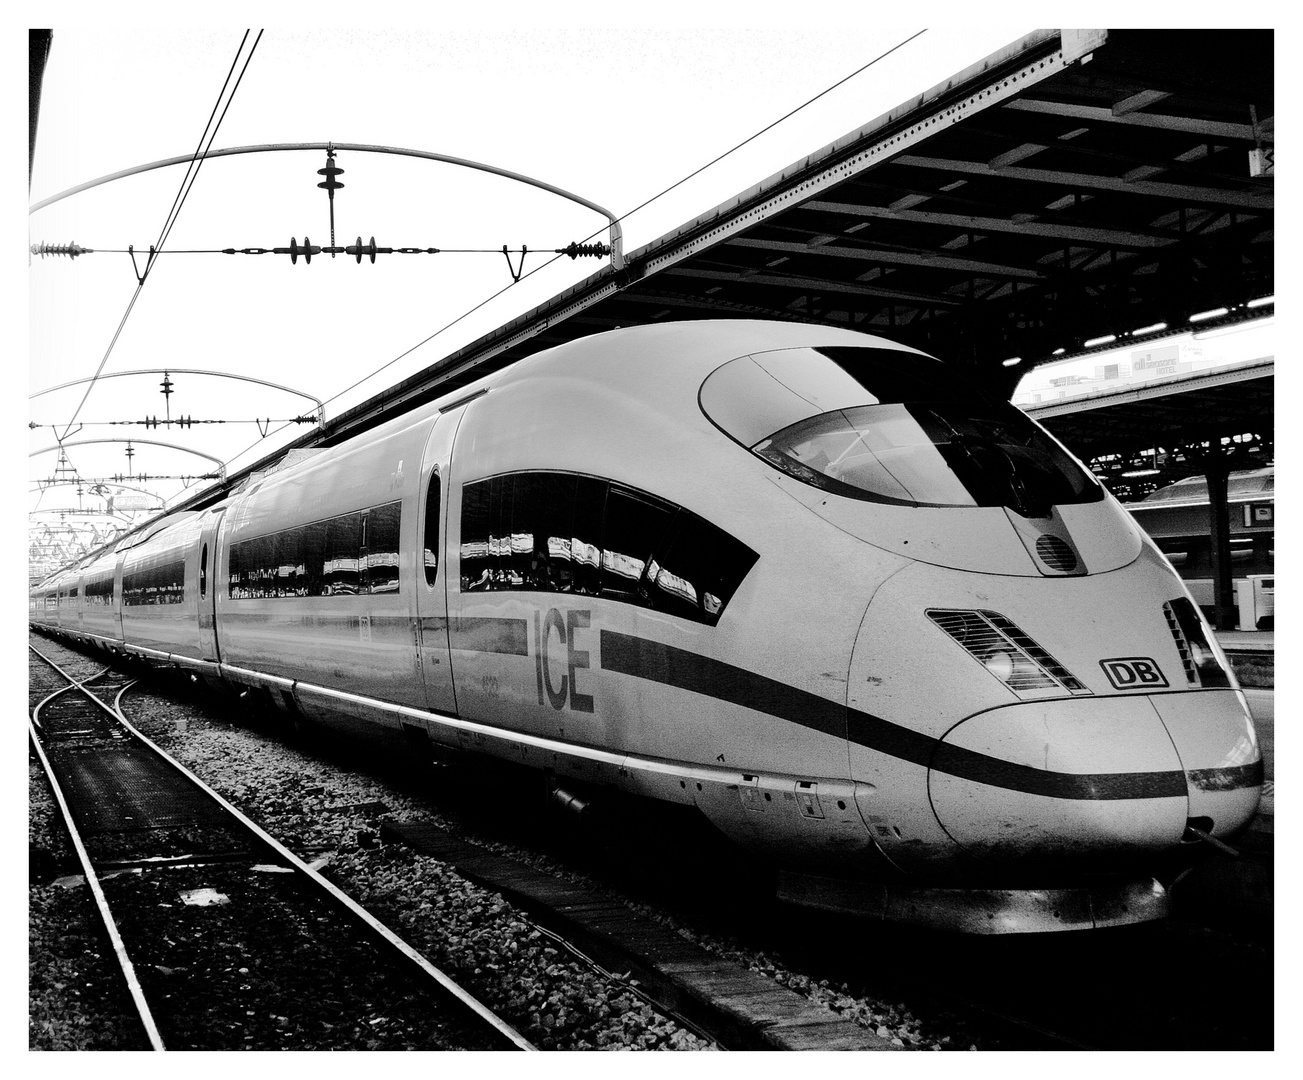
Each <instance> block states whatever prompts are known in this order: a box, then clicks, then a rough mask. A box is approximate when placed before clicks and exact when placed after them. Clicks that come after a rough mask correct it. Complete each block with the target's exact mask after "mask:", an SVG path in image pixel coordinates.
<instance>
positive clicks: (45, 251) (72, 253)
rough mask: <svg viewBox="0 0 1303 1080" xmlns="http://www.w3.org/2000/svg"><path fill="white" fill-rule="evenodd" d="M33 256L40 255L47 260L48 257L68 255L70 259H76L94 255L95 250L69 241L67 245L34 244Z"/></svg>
mask: <svg viewBox="0 0 1303 1080" xmlns="http://www.w3.org/2000/svg"><path fill="white" fill-rule="evenodd" d="M31 251H32V254H33V255H39V256H41V258H45V256H46V255H67V256H68V258H70V259H75V258H76V257H77V256H78V255H93V254H95V249H94V248H85V247H82V246H81V245H80V244H77V243H73V242H72V241H69V242H68V243H66V244H33V245H32V248H31Z"/></svg>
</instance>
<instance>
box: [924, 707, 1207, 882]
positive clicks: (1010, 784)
mask: <svg viewBox="0 0 1303 1080" xmlns="http://www.w3.org/2000/svg"><path fill="white" fill-rule="evenodd" d="M928 792H929V795H930V797H931V800H932V808H933V811H934V812H935V813H936V816H937V820H938V821H939V822H940V823H941V826H942V828H944V829H945V830H946V832H947V833H948V834H949V835H950V836H951V838H952V839H954V840H955V842H956V843H958V844H959V845H960V846H962V847H963V848H965V849H966V850H967V851H968V852H969V853H970V854H973V855H976V856H979V857H982V858H988V859H994V860H999V861H1001V862H1007V861H1011V860H1018V859H1023V858H1027V857H1030V856H1035V857H1044V856H1056V855H1073V856H1081V855H1084V854H1089V853H1091V852H1099V853H1113V854H1116V853H1118V852H1119V851H1125V850H1127V849H1132V850H1137V851H1139V850H1147V849H1152V848H1154V847H1166V846H1168V845H1169V844H1174V843H1176V842H1178V841H1179V840H1180V838H1181V835H1182V833H1183V831H1184V829H1185V822H1186V817H1187V803H1188V800H1187V795H1186V778H1185V774H1184V773H1183V772H1182V771H1181V761H1180V759H1179V758H1178V757H1177V754H1176V751H1175V749H1174V748H1173V746H1172V740H1171V739H1170V738H1169V737H1168V734H1167V731H1166V730H1165V728H1164V726H1163V724H1162V722H1161V720H1160V719H1159V718H1158V715H1157V713H1156V712H1155V711H1154V708H1153V706H1152V705H1151V704H1150V703H1149V700H1148V699H1147V698H1142V697H1133V698H1108V699H1092V700H1076V701H1055V702H1044V703H1035V704H1033V703H1027V704H1023V705H1013V706H1009V707H1007V708H1002V709H994V710H992V711H990V712H986V713H982V714H980V715H978V716H974V717H970V718H969V719H967V720H965V721H963V722H962V723H960V724H958V725H956V726H955V727H954V728H952V729H951V730H950V732H949V733H948V734H947V735H946V736H945V738H944V739H943V740H942V742H941V745H940V746H939V748H938V750H937V752H936V754H935V756H934V758H933V760H932V762H931V766H930V768H929V771H928Z"/></svg>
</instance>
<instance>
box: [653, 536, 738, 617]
mask: <svg viewBox="0 0 1303 1080" xmlns="http://www.w3.org/2000/svg"><path fill="white" fill-rule="evenodd" d="M757 558H758V556H757V555H756V553H755V552H754V551H752V550H751V549H750V548H749V547H747V546H746V545H745V544H743V543H742V542H741V541H740V540H737V539H735V538H734V537H732V536H730V535H729V534H728V533H726V532H724V530H723V529H718V528H716V527H715V526H714V525H711V524H710V523H709V522H708V521H703V520H702V519H701V518H699V517H697V516H696V515H695V514H690V513H688V512H687V511H686V510H681V511H679V515H678V518H677V519H676V521H675V531H674V536H673V539H672V540H671V541H670V543H669V544H668V545H667V546H666V547H665V549H664V554H663V555H662V554H661V553H659V552H658V553H657V554H656V555H655V556H653V559H652V564H651V566H650V567H649V568H648V571H647V578H648V584H649V586H650V587H651V593H650V595H651V601H652V605H653V606H654V607H655V608H656V609H657V610H659V611H665V612H668V613H669V614H671V615H679V616H682V617H683V618H688V619H696V620H698V621H699V622H706V623H709V624H710V625H711V626H714V625H715V623H717V622H718V621H719V616H720V613H721V612H722V611H723V610H724V605H725V604H727V603H728V602H729V600H730V599H731V598H732V596H733V593H734V592H736V591H737V587H738V586H739V585H740V584H741V583H742V579H743V578H745V577H746V576H747V574H748V573H750V571H751V567H752V566H754V565H755V562H756V559H757Z"/></svg>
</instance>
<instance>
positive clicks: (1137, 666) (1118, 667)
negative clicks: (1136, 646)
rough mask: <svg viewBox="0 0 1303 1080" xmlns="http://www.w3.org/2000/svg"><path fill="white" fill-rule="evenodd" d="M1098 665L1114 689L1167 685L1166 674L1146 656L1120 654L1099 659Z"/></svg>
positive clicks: (1152, 687) (1149, 688)
mask: <svg viewBox="0 0 1303 1080" xmlns="http://www.w3.org/2000/svg"><path fill="white" fill-rule="evenodd" d="M1099 666H1100V667H1102V668H1103V669H1104V674H1105V675H1107V676H1108V681H1109V682H1111V683H1112V684H1113V689H1114V690H1152V689H1154V688H1155V687H1163V686H1167V678H1166V676H1164V675H1163V673H1162V671H1160V670H1159V667H1158V664H1157V663H1156V662H1155V661H1153V660H1151V659H1150V658H1149V657H1147V656H1120V657H1117V658H1116V659H1113V660H1101V661H1100V662H1099Z"/></svg>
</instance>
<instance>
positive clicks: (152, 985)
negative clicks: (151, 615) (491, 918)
mask: <svg viewBox="0 0 1303 1080" xmlns="http://www.w3.org/2000/svg"><path fill="white" fill-rule="evenodd" d="M30 657H31V664H30V665H29V666H30V669H31V670H32V678H31V686H32V687H33V691H34V694H35V696H36V699H37V700H35V701H34V703H33V704H32V706H31V718H30V725H29V730H30V736H31V740H32V745H33V747H34V750H35V752H36V754H37V755H38V756H39V757H40V759H41V761H42V764H43V766H44V768H45V770H46V773H47V776H48V777H49V779H50V784H51V788H52V791H53V793H54V797H55V799H56V801H57V802H58V804H59V806H60V808H61V810H62V812H63V815H64V820H65V821H66V823H67V827H68V830H69V837H70V840H71V843H72V845H73V847H74V848H75V850H76V852H77V856H78V859H79V861H80V863H81V866H82V870H83V872H84V874H85V876H86V881H87V883H88V885H89V887H90V889H91V891H92V893H93V894H94V896H95V899H96V903H97V906H98V908H99V911H100V914H101V916H102V918H103V921H104V926H105V930H106V933H107V934H108V936H109V939H110V941H111V942H112V945H113V951H114V954H115V956H116V957H117V960H118V963H119V966H120V968H121V971H122V974H123V977H124V980H125V982H126V984H127V987H128V989H129V991H130V994H131V997H132V1000H133V1002H134V1004H135V1007H136V1010H137V1012H138V1014H139V1016H140V1020H141V1025H142V1027H143V1029H144V1031H145V1033H146V1036H147V1038H148V1040H149V1045H150V1046H152V1047H153V1048H154V1049H157V1050H163V1049H235V1048H245V1049H283V1048H287V1047H301V1048H313V1049H326V1048H335V1047H337V1048H356V1047H367V1048H383V1047H384V1046H385V1045H386V1042H385V1040H386V1037H387V1035H389V1034H390V1033H396V1034H397V1035H400V1036H401V1038H402V1039H403V1040H404V1041H405V1043H406V1044H408V1045H410V1044H411V1041H412V1040H413V1039H415V1040H416V1043H417V1045H420V1046H423V1047H426V1048H430V1049H460V1048H467V1049H506V1048H514V1049H533V1046H532V1045H531V1044H530V1043H529V1042H528V1041H527V1040H526V1039H524V1037H523V1036H521V1035H520V1034H519V1033H518V1032H516V1031H515V1030H514V1029H513V1028H512V1027H511V1026H510V1025H508V1024H507V1023H505V1022H504V1021H503V1020H501V1019H500V1018H499V1017H498V1016H497V1015H495V1014H494V1013H493V1012H491V1011H490V1010H489V1009H487V1008H486V1007H485V1006H484V1005H482V1004H481V1003H480V1002H479V1001H478V1000H476V999H475V998H474V997H473V996H472V995H471V994H469V993H467V992H466V991H465V990H464V989H463V988H462V987H461V986H459V985H458V984H457V983H456V982H455V981H454V980H452V979H451V978H449V977H448V976H447V975H446V974H445V973H444V972H442V971H440V970H439V969H438V968H436V967H434V966H433V965H432V964H430V963H429V962H428V961H427V960H426V959H425V958H424V957H423V956H422V955H421V954H420V953H418V952H417V951H416V950H415V949H413V948H412V947H411V946H410V945H409V944H407V943H406V942H405V941H403V940H402V939H401V938H400V937H398V935H396V934H395V933H394V932H393V931H392V930H390V929H389V928H388V927H386V926H385V925H384V924H382V923H380V922H379V921H378V920H376V919H375V918H374V916H372V915H371V914H370V913H368V912H366V911H365V910H364V909H362V908H361V907H359V906H358V905H357V904H356V903H355V902H354V901H352V900H351V899H350V898H349V897H348V896H346V895H345V894H344V893H343V892H341V891H340V890H339V889H338V888H337V887H336V886H334V885H333V884H331V883H330V882H329V881H327V880H326V879H325V878H324V877H323V876H322V875H321V874H319V873H318V872H317V871H316V870H315V869H313V868H312V867H311V866H309V865H308V864H307V863H305V862H304V861H303V860H302V859H300V858H299V857H298V856H297V855H295V854H294V853H293V852H291V851H290V850H289V849H288V848H286V847H285V846H284V845H282V844H280V843H279V842H278V841H276V840H275V839H274V838H273V837H271V836H270V835H269V834H268V833H266V832H265V831H264V830H263V829H261V828H260V827H259V826H258V825H257V824H255V823H254V822H253V821H251V820H250V819H249V818H247V817H246V816H245V815H243V814H242V813H240V812H239V811H238V810H237V809H236V808H235V807H234V806H232V805H231V804H230V803H229V802H227V801H226V800H225V799H223V798H222V797H221V796H220V795H218V794H217V793H216V792H215V791H213V790H212V789H211V788H208V787H207V786H206V785H205V784H203V782H202V781H200V780H199V779H198V778H197V777H196V776H194V774H192V773H190V772H189V771H188V770H186V769H185V768H184V767H183V766H181V765H180V764H179V763H177V762H176V761H174V760H172V759H171V758H169V757H167V755H165V754H164V753H163V752H162V751H161V750H160V749H159V748H158V747H157V746H156V745H155V744H154V743H152V742H151V741H150V740H149V739H147V738H145V737H144V736H143V735H142V734H141V733H140V732H139V731H137V730H136V729H135V728H134V727H132V725H131V724H130V723H129V722H128V721H127V719H126V717H125V716H124V715H123V714H122V711H121V700H122V696H123V695H124V694H125V692H126V691H127V690H128V689H129V688H130V685H131V683H130V682H129V681H127V680H126V678H125V677H123V676H122V675H121V674H119V673H116V672H110V671H103V672H100V673H99V674H97V675H96V676H94V677H93V678H90V679H78V678H77V677H75V676H73V675H71V674H69V673H68V672H66V671H65V670H64V669H62V668H60V667H59V666H58V665H57V664H56V663H55V662H54V661H53V660H52V659H50V658H49V657H48V656H46V655H44V654H43V653H41V652H40V651H39V650H37V649H36V648H35V647H34V646H32V647H31V653H30ZM92 683H93V684H94V686H93V687H92V685H91V684H92ZM305 1003H310V1004H309V1005H308V1007H306V1008H305Z"/></svg>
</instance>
